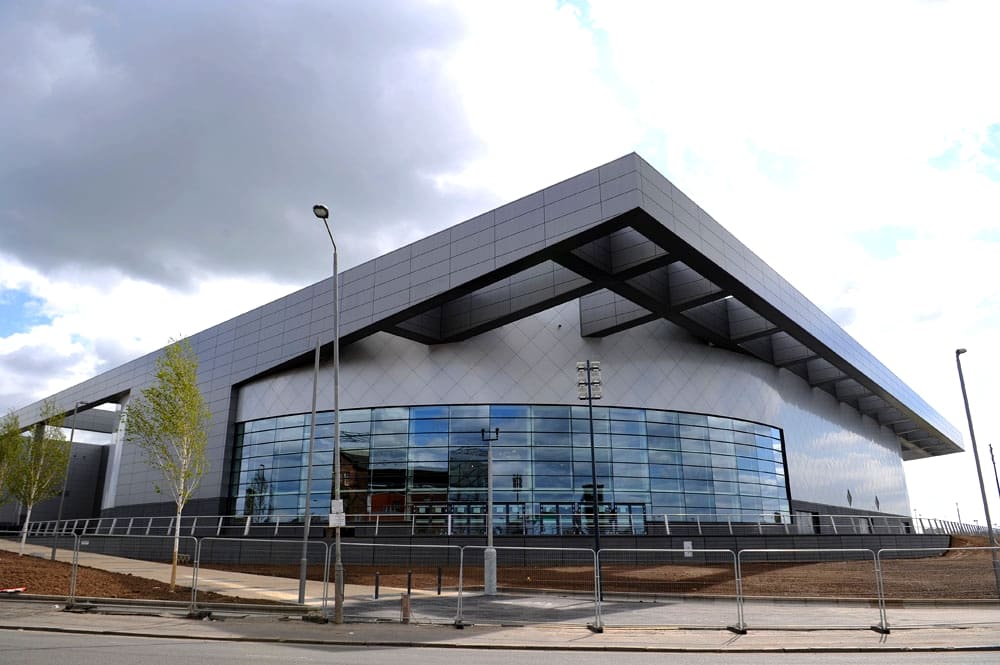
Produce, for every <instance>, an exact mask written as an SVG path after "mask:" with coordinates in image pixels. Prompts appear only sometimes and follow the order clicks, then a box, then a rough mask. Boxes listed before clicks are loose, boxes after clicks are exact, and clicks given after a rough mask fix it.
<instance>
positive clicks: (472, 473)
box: [230, 404, 789, 533]
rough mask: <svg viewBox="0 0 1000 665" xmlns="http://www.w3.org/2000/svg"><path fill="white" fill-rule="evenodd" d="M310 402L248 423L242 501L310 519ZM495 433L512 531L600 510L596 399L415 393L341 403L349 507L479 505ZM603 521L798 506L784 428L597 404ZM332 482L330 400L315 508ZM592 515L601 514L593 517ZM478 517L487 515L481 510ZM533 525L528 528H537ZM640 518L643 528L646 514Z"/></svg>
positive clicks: (749, 513)
mask: <svg viewBox="0 0 1000 665" xmlns="http://www.w3.org/2000/svg"><path fill="white" fill-rule="evenodd" d="M309 418H310V416H309V415H308V414H303V415H292V416H281V417H277V418H267V419H262V420H254V421H250V422H244V423H239V424H238V425H237V434H236V450H235V456H234V457H235V461H234V464H235V465H236V466H235V469H234V473H233V476H232V477H233V479H234V482H233V486H232V488H231V494H230V497H231V501H232V509H233V511H234V513H235V514H239V515H251V516H254V518H255V519H259V520H261V521H265V520H266V521H273V520H274V519H276V518H277V519H286V520H294V519H300V517H299V516H300V515H301V514H302V512H303V510H304V506H305V483H306V472H307V469H306V463H307V455H308V449H309ZM497 428H499V430H500V434H499V436H498V437H497V439H496V440H495V441H493V442H492V445H493V487H494V506H495V515H494V524H495V525H497V530H498V531H500V532H504V533H511V532H519V531H522V530H523V531H524V532H531V533H567V532H579V533H584V532H587V531H588V530H589V527H588V524H592V515H593V507H592V506H593V487H594V478H593V477H592V469H591V462H590V460H591V457H590V442H591V436H590V428H591V422H590V420H589V418H588V412H587V408H586V407H582V406H561V405H523V404H495V405H453V406H412V407H386V408H374V409H351V410H345V411H341V476H342V477H341V480H342V485H341V494H342V497H343V498H344V504H345V509H346V511H347V512H348V513H349V514H356V515H357V514H379V515H385V516H389V515H409V514H450V515H452V516H453V518H452V519H453V521H454V522H455V524H456V526H457V525H458V524H459V523H460V522H461V518H462V517H463V516H475V515H481V514H482V513H483V512H484V511H485V506H486V489H487V446H488V445H490V444H489V443H488V442H487V441H484V440H483V439H484V437H483V431H484V430H485V431H486V432H487V433H489V434H490V435H491V436H496V434H495V432H496V429H497ZM593 429H594V446H595V453H596V460H597V478H596V481H597V494H598V496H597V498H598V504H599V510H600V513H601V515H602V517H601V523H602V524H609V525H610V526H611V528H612V530H613V528H614V526H615V525H616V524H617V523H619V522H620V523H621V524H622V525H627V527H628V529H630V530H631V531H632V532H641V531H642V529H643V526H642V525H644V524H645V523H646V521H648V520H651V519H658V520H662V515H664V514H668V515H670V518H671V519H672V520H686V519H690V520H691V521H693V520H694V519H695V518H696V517H697V518H699V519H705V518H711V517H713V516H716V517H719V518H721V519H733V520H740V519H744V520H752V521H757V520H759V519H761V517H762V515H763V516H766V517H768V518H770V519H774V518H775V517H777V516H781V518H784V517H785V516H787V514H788V510H789V502H788V489H787V482H786V479H785V463H784V451H783V442H782V434H781V431H780V430H778V429H777V428H774V427H770V426H767V425H762V424H759V423H753V422H748V421H744V420H737V419H733V418H724V417H718V416H710V415H704V414H694V413H681V412H676V411H662V410H655V409H634V408H617V407H595V408H594V417H593ZM332 488H333V414H332V412H326V413H320V414H318V415H317V425H316V447H315V452H314V462H313V486H312V492H311V498H312V510H313V512H314V513H316V514H323V513H325V512H326V511H327V510H328V507H329V505H330V504H329V502H330V497H331V495H332ZM588 520H590V521H589V522H588ZM468 523H469V524H473V523H477V524H482V523H483V522H482V520H479V521H478V522H477V521H475V520H472V519H471V517H470V520H469V522H468ZM529 526H530V529H529V528H528V527H529ZM637 526H638V528H637Z"/></svg>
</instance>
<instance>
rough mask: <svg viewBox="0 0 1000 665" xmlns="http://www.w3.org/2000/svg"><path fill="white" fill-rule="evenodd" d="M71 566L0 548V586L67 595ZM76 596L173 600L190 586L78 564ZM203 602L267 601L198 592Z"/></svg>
mask: <svg viewBox="0 0 1000 665" xmlns="http://www.w3.org/2000/svg"><path fill="white" fill-rule="evenodd" d="M70 570H71V566H70V564H68V563H64V562H62V561H50V560H48V559H42V558H40V557H37V556H28V555H25V556H18V555H17V554H16V553H14V552H7V551H4V550H0V588H10V587H25V590H24V593H28V594H33V595H42V596H63V597H65V596H68V595H69V585H70ZM76 596H77V597H78V598H120V599H129V600H139V599H141V600H174V601H180V602H185V603H186V602H189V601H190V600H191V587H186V586H180V585H178V586H176V587H174V590H173V591H170V585H169V584H166V583H164V582H158V581H156V580H150V579H146V578H144V577H137V576H135V575H131V574H122V573H113V572H110V571H107V570H99V569H97V568H88V567H86V566H80V569H79V571H78V574H77V580H76ZM198 601H199V602H204V603H255V604H261V603H269V601H262V600H259V599H248V598H240V597H238V596H224V595H221V594H218V593H213V592H208V593H205V592H201V591H199V592H198Z"/></svg>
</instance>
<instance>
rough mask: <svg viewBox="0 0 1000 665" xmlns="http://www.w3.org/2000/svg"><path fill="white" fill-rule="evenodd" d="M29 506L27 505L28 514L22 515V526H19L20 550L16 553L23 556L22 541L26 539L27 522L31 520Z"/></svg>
mask: <svg viewBox="0 0 1000 665" xmlns="http://www.w3.org/2000/svg"><path fill="white" fill-rule="evenodd" d="M31 508H32V506H28V514H27V515H25V516H24V526H23V527H21V550H20V551H19V552H18V553H17V555H18V556H24V543H25V541H26V540H28V522H30V521H31Z"/></svg>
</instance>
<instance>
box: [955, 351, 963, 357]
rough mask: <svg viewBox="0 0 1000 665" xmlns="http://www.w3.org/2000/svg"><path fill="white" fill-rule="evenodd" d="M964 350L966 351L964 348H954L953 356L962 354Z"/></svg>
mask: <svg viewBox="0 0 1000 665" xmlns="http://www.w3.org/2000/svg"><path fill="white" fill-rule="evenodd" d="M965 351H966V350H965V349H955V356H956V357H957V356H960V355H962V354H963V353H965Z"/></svg>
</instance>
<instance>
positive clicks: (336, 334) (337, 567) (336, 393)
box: [313, 204, 344, 624]
mask: <svg viewBox="0 0 1000 665" xmlns="http://www.w3.org/2000/svg"><path fill="white" fill-rule="evenodd" d="M313 214H314V215H316V217H318V218H319V219H322V220H323V226H325V227H326V234H327V235H328V236H330V245H331V246H332V247H333V498H334V503H335V504H336V505H338V506H341V507H342V506H343V505H344V504H343V503H342V502H341V498H340V482H341V478H340V288H339V284H338V274H337V242H336V241H335V240H334V239H333V232H332V231H330V223H329V221H328V220H329V218H330V210H329V209H328V208H327V207H326V206H325V205H322V204H316V205H314V206H313ZM338 519H339V518H338ZM333 533H334V564H333V571H334V607H333V622H334V623H338V624H339V623H344V560H343V557H342V556H341V549H340V522H339V521H338V522H337V524H336V526H334V529H333Z"/></svg>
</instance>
